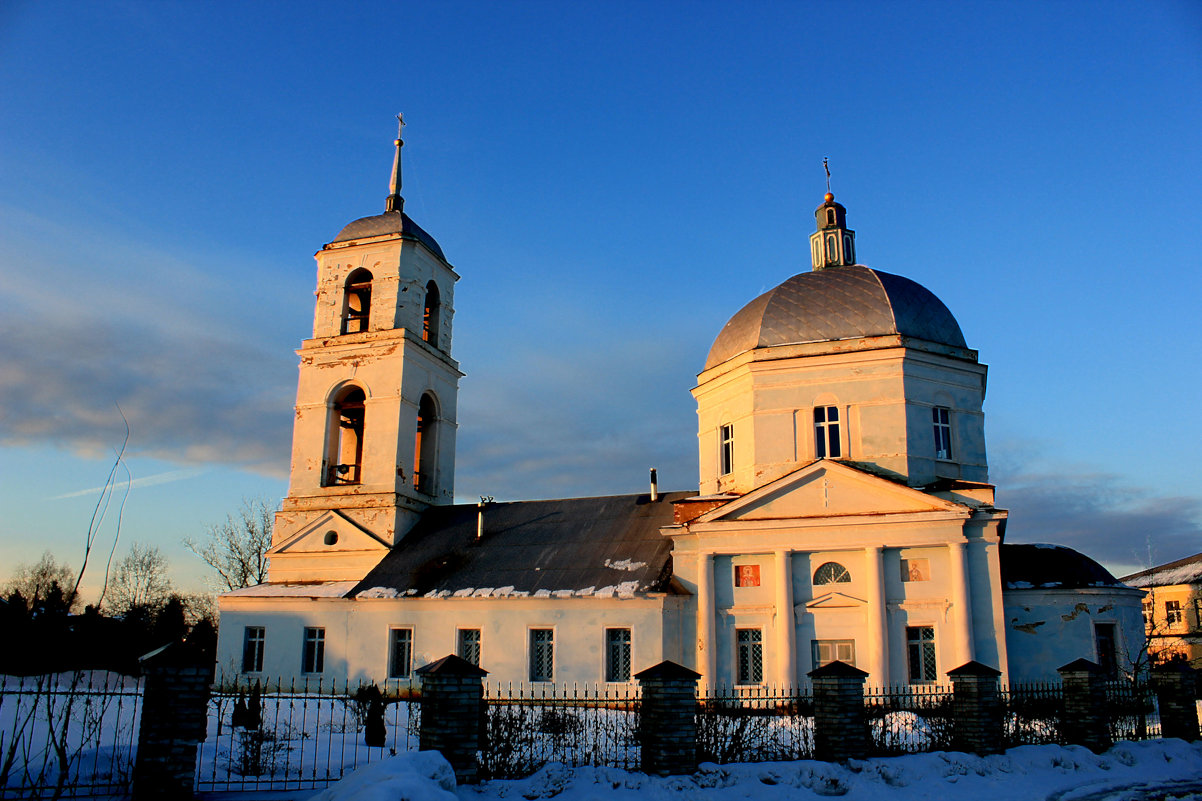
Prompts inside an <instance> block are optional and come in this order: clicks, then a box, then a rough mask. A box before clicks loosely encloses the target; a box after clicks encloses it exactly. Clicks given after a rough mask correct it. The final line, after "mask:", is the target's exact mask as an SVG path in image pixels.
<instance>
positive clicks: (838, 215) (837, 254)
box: [810, 191, 856, 270]
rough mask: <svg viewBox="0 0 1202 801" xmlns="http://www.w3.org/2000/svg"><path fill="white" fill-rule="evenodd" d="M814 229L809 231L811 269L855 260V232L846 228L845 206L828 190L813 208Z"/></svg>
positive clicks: (841, 265)
mask: <svg viewBox="0 0 1202 801" xmlns="http://www.w3.org/2000/svg"><path fill="white" fill-rule="evenodd" d="M814 219H815V220H816V221H817V222H818V230H817V231H815V232H814V233H812V234H810V262H811V264H812V265H813V267H814V269H815V270H822V269H825V268H827V267H844V266H847V265H850V264H855V263H856V232H855V231H853V230H851V229H850V228H848V227H847V209H845V208H843V204H841V203H838V202H836V201H835V196H834V195H833V194H831V193H830V192H829V191H828V192H827V193H826V196H825V197H823V199H822V205H821V206H819V207H818V208H817V209H815V210H814Z"/></svg>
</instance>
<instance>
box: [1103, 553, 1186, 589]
mask: <svg viewBox="0 0 1202 801" xmlns="http://www.w3.org/2000/svg"><path fill="white" fill-rule="evenodd" d="M1123 581H1124V582H1126V583H1127V584H1130V585H1131V586H1132V587H1169V586H1172V585H1174V584H1199V583H1202V553H1199V554H1194V555H1193V556H1187V557H1186V558H1184V559H1178V560H1177V561H1175V562H1168V563H1167V564H1163V565H1158V566H1156V567H1153V568H1149V569H1147V570H1141V571H1139V572H1138V573H1132V574H1131V575H1129V576H1123Z"/></svg>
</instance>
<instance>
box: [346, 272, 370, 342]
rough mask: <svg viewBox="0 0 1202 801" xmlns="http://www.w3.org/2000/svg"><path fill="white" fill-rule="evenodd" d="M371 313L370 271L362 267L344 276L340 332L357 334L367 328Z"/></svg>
mask: <svg viewBox="0 0 1202 801" xmlns="http://www.w3.org/2000/svg"><path fill="white" fill-rule="evenodd" d="M370 315H371V273H370V272H369V271H367V270H364V269H362V268H360V269H358V270H355V271H354V272H353V273H351V274H350V275H348V276H347V277H346V291H345V292H344V293H343V302H342V333H344V334H358V333H359V332H360V331H366V330H367V322H368V318H369V317H370Z"/></svg>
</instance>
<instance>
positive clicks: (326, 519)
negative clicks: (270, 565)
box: [267, 510, 388, 556]
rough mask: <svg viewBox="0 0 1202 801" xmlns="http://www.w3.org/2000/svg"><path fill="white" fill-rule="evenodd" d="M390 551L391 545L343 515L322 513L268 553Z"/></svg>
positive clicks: (270, 554) (272, 554)
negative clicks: (389, 546)
mask: <svg viewBox="0 0 1202 801" xmlns="http://www.w3.org/2000/svg"><path fill="white" fill-rule="evenodd" d="M331 540H333V541H332V542H331ZM387 550H388V543H386V542H384V541H383V540H381V539H380V538H379V537H377V536H376V535H374V534H372V533H371V532H370V531H368V530H367V529H365V528H363V527H362V526H360V525H358V524H356V523H355V522H354V521H353V520H351V519H350V518H348V517H346V516H345V515H344V514H342V513H341V512H338V511H336V510H330V511H327V512H325V513H323V514H322V515H321V516H320V517H318V518H317V519H316V520H314V521H312V522H311V523H309V524H308V525H306V526H305V527H304V528H302V529H301V530H300V531H298V532H296V533H295V534H293V535H292V536H291V537H289V538H288V539H286V540H284V541H283V542H281V543H280V544H279V545H275V546H273V547H272V548H271V550H270V551H268V552H267V555H268V556H274V555H276V554H302V553H331V552H340V551H380V552H381V553H383V552H384V551H387Z"/></svg>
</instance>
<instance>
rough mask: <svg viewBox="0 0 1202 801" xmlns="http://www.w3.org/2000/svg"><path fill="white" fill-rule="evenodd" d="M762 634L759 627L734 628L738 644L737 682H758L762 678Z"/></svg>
mask: <svg viewBox="0 0 1202 801" xmlns="http://www.w3.org/2000/svg"><path fill="white" fill-rule="evenodd" d="M763 638H764V635H763V632H761V631H760V630H759V629H736V630H735V641H736V643H737V645H738V649H739V653H738V670H737V675H736V678H735V683H737V684H759V683H760V682H762V681H763V680H764V641H763Z"/></svg>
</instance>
